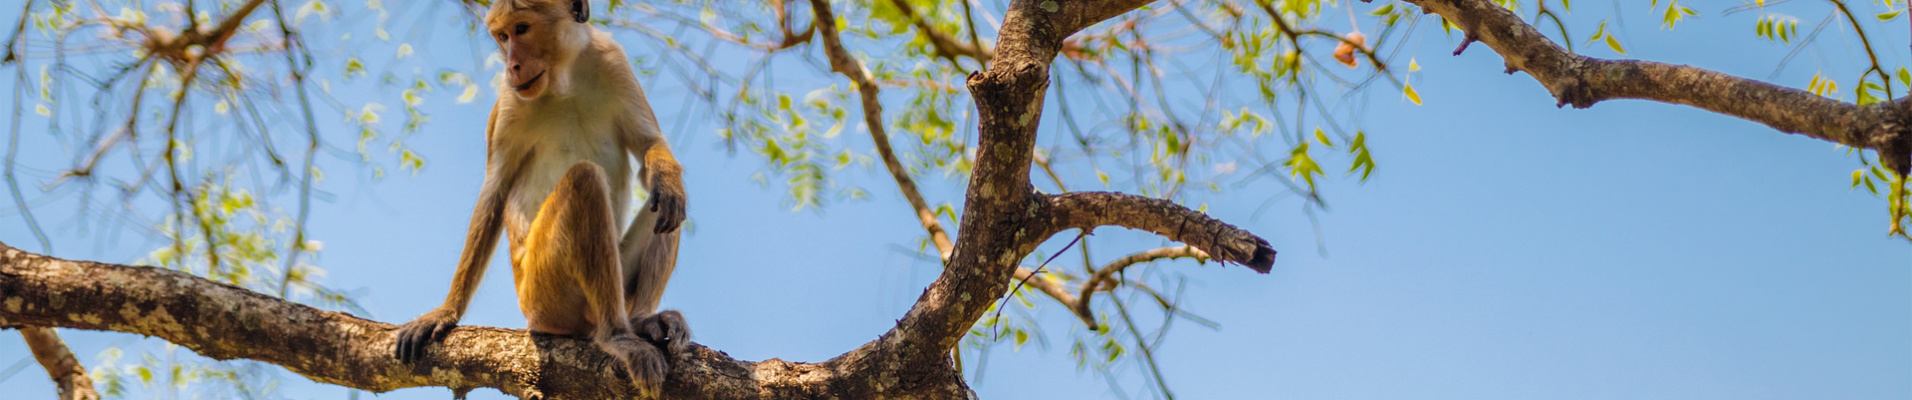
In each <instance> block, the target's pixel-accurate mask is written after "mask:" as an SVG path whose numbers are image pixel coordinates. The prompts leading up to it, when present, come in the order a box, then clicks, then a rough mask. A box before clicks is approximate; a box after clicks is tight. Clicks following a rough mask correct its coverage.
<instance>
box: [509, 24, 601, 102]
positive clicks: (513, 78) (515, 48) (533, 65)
mask: <svg viewBox="0 0 1912 400" xmlns="http://www.w3.org/2000/svg"><path fill="white" fill-rule="evenodd" d="M590 21H591V3H590V2H589V1H586V0H498V1H496V2H493V3H492V4H491V11H490V12H488V13H486V15H485V26H486V28H487V29H488V30H490V32H491V38H492V39H493V40H497V41H498V51H499V52H502V53H503V54H504V58H505V86H507V87H509V88H510V89H511V90H512V91H513V92H514V93H516V94H517V95H518V97H520V98H524V99H527V100H529V99H536V98H538V97H539V96H542V95H544V94H545V92H546V91H553V92H557V93H564V92H567V91H568V90H567V89H568V86H569V83H570V82H571V77H570V76H569V73H570V66H571V62H572V61H574V60H576V59H577V57H578V53H579V52H581V51H583V50H584V47H585V46H588V45H590V43H591V26H590Z"/></svg>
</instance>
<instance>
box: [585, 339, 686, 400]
mask: <svg viewBox="0 0 1912 400" xmlns="http://www.w3.org/2000/svg"><path fill="white" fill-rule="evenodd" d="M597 345H598V348H600V349H603V350H604V352H605V353H610V354H611V356H612V357H615V358H617V361H618V363H619V364H623V365H624V371H625V372H627V373H630V374H631V384H632V385H633V386H636V387H637V394H638V398H641V399H655V398H659V396H661V395H663V392H664V375H666V374H669V373H670V362H669V360H668V359H666V358H665V357H664V354H663V353H661V352H659V351H658V350H657V347H656V346H652V345H651V344H650V343H645V342H644V341H643V340H640V339H638V338H637V337H636V336H633V335H628V334H627V335H617V336H612V337H610V338H609V339H604V340H600V341H598V342H597Z"/></svg>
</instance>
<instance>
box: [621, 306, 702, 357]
mask: <svg viewBox="0 0 1912 400" xmlns="http://www.w3.org/2000/svg"><path fill="white" fill-rule="evenodd" d="M631 327H632V328H633V329H637V336H638V337H641V338H644V340H649V341H651V344H655V345H658V346H660V347H663V348H664V351H666V352H669V353H670V356H671V358H677V357H678V356H682V355H684V353H686V352H689V351H690V324H689V323H686V322H684V314H683V313H679V312H677V310H664V311H659V312H657V313H656V314H651V315H649V316H645V317H644V318H642V319H639V320H637V321H634V322H632V323H631Z"/></svg>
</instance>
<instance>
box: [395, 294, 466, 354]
mask: <svg viewBox="0 0 1912 400" xmlns="http://www.w3.org/2000/svg"><path fill="white" fill-rule="evenodd" d="M455 327H458V313H456V312H453V311H452V310H450V309H447V308H444V307H439V308H436V309H432V310H431V311H430V312H426V313H425V315H420V316H418V319H414V320H412V322H406V323H405V325H403V326H400V327H398V344H397V345H396V346H393V349H392V355H393V356H395V357H398V360H399V361H402V362H407V363H410V362H415V361H418V360H421V359H424V358H425V348H426V347H429V346H431V344H432V343H436V342H438V341H441V340H445V335H447V334H450V333H451V328H455Z"/></svg>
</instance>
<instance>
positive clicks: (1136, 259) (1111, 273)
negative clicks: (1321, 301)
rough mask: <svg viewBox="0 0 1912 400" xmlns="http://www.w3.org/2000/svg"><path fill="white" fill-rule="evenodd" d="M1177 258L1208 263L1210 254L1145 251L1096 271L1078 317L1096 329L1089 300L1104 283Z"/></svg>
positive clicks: (1078, 306)
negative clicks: (1140, 267) (1136, 268)
mask: <svg viewBox="0 0 1912 400" xmlns="http://www.w3.org/2000/svg"><path fill="white" fill-rule="evenodd" d="M1271 251H1272V250H1271ZM1176 258H1194V259H1196V260H1200V261H1208V259H1209V258H1210V257H1209V256H1208V253H1205V252H1202V251H1201V250H1199V249H1196V248H1195V247H1194V246H1181V247H1163V248H1159V249H1154V250H1149V251H1144V252H1140V253H1135V254H1130V255H1129V256H1128V257H1122V258H1121V259H1118V260H1115V261H1114V262H1111V263H1109V264H1108V265H1104V266H1102V268H1100V269H1097V270H1095V275H1090V276H1089V279H1088V280H1085V281H1082V297H1081V300H1079V301H1077V302H1076V304H1075V309H1074V311H1075V313H1076V315H1078V316H1081V317H1082V319H1083V320H1084V321H1089V329H1091V330H1093V329H1095V328H1096V324H1095V316H1094V314H1092V313H1090V312H1089V299H1091V298H1093V297H1094V296H1095V292H1097V291H1101V290H1107V289H1102V288H1101V286H1102V283H1103V282H1115V280H1114V277H1115V274H1117V273H1121V272H1122V270H1124V269H1128V268H1129V266H1132V265H1135V264H1141V263H1146V262H1150V261H1155V260H1163V259H1176ZM1112 286H1113V285H1112Z"/></svg>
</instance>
